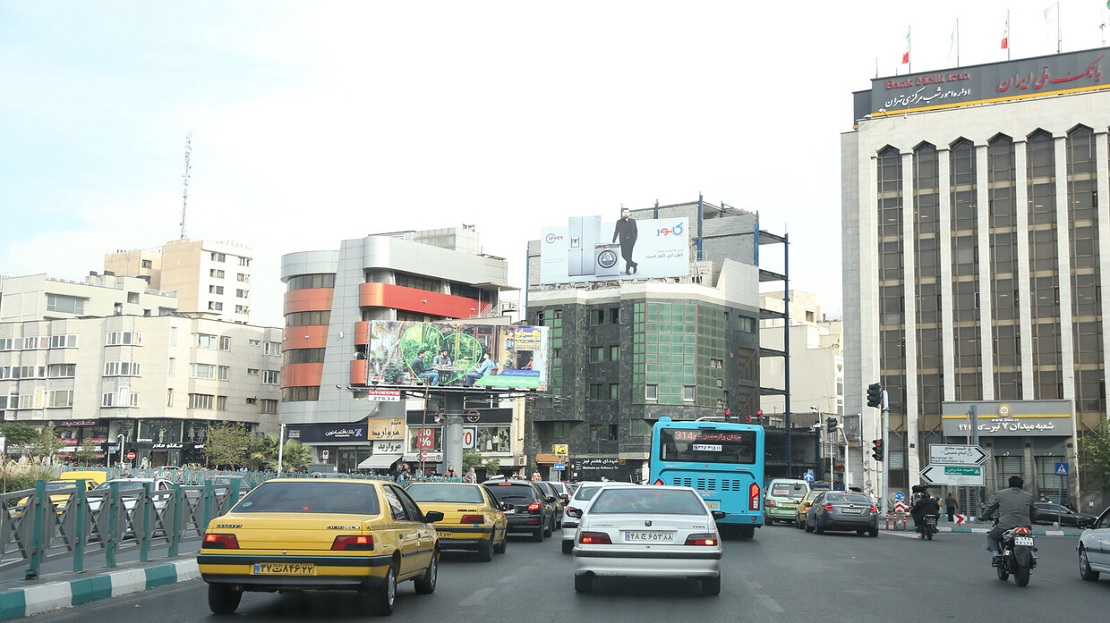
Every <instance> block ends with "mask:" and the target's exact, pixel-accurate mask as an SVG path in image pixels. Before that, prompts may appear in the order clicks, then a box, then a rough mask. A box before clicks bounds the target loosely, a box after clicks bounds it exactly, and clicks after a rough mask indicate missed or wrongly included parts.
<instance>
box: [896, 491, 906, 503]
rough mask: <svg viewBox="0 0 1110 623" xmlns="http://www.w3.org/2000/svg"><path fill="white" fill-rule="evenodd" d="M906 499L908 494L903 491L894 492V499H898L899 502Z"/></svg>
mask: <svg viewBox="0 0 1110 623" xmlns="http://www.w3.org/2000/svg"><path fill="white" fill-rule="evenodd" d="M905 499H906V494H905V493H903V492H901V491H899V492H898V493H895V494H894V500H895V501H897V502H902V501H904V500H905Z"/></svg>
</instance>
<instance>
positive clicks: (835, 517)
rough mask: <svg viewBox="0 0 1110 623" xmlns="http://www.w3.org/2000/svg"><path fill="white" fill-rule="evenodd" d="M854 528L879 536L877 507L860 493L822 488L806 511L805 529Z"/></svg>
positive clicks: (860, 532) (818, 530) (814, 530)
mask: <svg viewBox="0 0 1110 623" xmlns="http://www.w3.org/2000/svg"><path fill="white" fill-rule="evenodd" d="M826 530H844V531H855V532H856V533H857V534H860V535H862V534H869V535H871V536H879V509H877V508H875V505H874V504H872V503H871V499H870V498H868V497H867V496H866V495H864V494H862V493H853V492H851V491H848V492H844V491H825V492H823V493H821V494H820V495H818V496H817V497H816V498H814V499H813V504H812V505H810V507H809V510H808V511H806V532H816V533H817V534H823V533H824V532H825V531H826Z"/></svg>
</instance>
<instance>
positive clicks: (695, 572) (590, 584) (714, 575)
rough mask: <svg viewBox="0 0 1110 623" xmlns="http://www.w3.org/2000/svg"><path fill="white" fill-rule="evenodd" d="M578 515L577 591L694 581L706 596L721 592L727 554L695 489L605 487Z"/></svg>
mask: <svg viewBox="0 0 1110 623" xmlns="http://www.w3.org/2000/svg"><path fill="white" fill-rule="evenodd" d="M571 514H572V515H578V516H579V517H578V518H579V522H580V523H579V524H578V533H577V536H576V538H575V544H574V549H573V550H572V554H573V555H574V590H575V591H577V592H579V593H589V592H592V591H593V589H594V579H595V578H597V577H606V578H694V579H698V580H700V581H701V589H702V593H704V594H706V595H719V594H720V592H721V559H722V557H723V556H724V549H723V548H722V546H721V539H720V535H719V533H718V532H717V524H716V520H717V519H721V518H724V516H725V514H724V512H722V511H710V510H709V507H708V506H706V505H705V501H704V500H702V498H701V496H700V495H698V492H697V491H696V490H694V489H693V488H691V487H677V486H657V487H627V486H625V487H602V488H601V489H600V490H599V491H598V492H597V495H595V496H594V498H593V500H591V501H590V504H589V506H588V507H587V509H586V512H585V513H583V512H582V511H581V510H579V509H575V510H573V511H571Z"/></svg>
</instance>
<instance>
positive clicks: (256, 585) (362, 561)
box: [197, 478, 443, 615]
mask: <svg viewBox="0 0 1110 623" xmlns="http://www.w3.org/2000/svg"><path fill="white" fill-rule="evenodd" d="M441 519H443V513H441V512H439V511H428V512H426V513H425V512H422V511H421V509H420V506H419V505H417V503H416V502H415V501H413V499H412V497H410V496H409V494H408V493H406V492H405V490H404V489H403V488H402V487H400V486H399V485H397V484H396V483H393V482H389V481H383V480H359V479H341V478H335V479H330V478H329V479H324V480H320V479H311V478H276V479H273V480H268V481H266V482H264V483H262V484H260V485H258V486H257V487H255V488H254V489H252V490H251V492H250V493H248V494H247V496H246V497H245V498H243V499H242V500H241V501H240V502H239V504H238V505H236V506H235V508H233V509H232V510H231V512H230V513H228V514H227V515H224V516H222V517H217V518H215V519H213V520H212V521H211V522H210V523H209V524H208V528H207V529H206V530H205V533H204V539H203V541H202V543H201V549H200V553H199V554H198V555H197V565H198V567H199V569H200V575H201V578H202V579H203V580H204V581H205V582H207V583H208V607H209V608H210V609H211V610H212V612H213V613H214V614H230V613H232V612H234V611H235V609H236V608H238V607H239V602H240V600H241V599H242V597H243V592H244V591H259V592H275V591H280V592H288V591H310V590H348V591H358V592H360V593H363V594H364V595H365V599H366V605H367V606H368V609H369V610H370V611H371V612H372V613H373V614H378V615H388V614H390V613H392V612H393V606H394V601H395V599H396V596H397V583H398V582H404V581H408V580H412V581H413V582H414V583H415V585H416V592H417V593H420V594H427V593H431V592H433V591H435V589H436V580H437V578H438V574H439V544H438V539H437V536H436V529H435V526H433V525H432V523H433V522H436V521H439V520H441Z"/></svg>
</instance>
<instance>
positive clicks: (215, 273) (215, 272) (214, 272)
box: [208, 268, 224, 279]
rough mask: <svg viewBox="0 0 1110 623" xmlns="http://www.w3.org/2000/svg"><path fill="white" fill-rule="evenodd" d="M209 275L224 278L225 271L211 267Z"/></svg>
mask: <svg viewBox="0 0 1110 623" xmlns="http://www.w3.org/2000/svg"><path fill="white" fill-rule="evenodd" d="M208 276H209V277H215V278H216V279H223V278H224V271H222V270H217V269H215V268H210V269H208Z"/></svg>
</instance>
